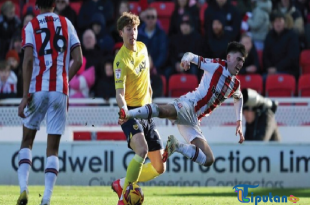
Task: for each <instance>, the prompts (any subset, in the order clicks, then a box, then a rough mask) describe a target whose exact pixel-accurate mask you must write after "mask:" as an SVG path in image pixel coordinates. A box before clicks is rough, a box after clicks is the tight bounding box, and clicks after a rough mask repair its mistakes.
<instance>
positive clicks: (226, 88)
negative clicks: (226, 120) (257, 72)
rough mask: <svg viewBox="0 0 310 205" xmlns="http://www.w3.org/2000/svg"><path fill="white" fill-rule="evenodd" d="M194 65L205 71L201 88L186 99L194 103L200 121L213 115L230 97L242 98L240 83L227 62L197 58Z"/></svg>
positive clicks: (189, 94)
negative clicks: (230, 70)
mask: <svg viewBox="0 0 310 205" xmlns="http://www.w3.org/2000/svg"><path fill="white" fill-rule="evenodd" d="M195 61H196V62H195ZM193 63H195V64H197V65H198V67H199V68H201V69H203V70H204V74H203V76H202V78H201V81H200V84H199V86H198V87H197V88H196V89H195V90H194V91H192V92H189V93H187V94H186V97H187V98H188V99H190V100H191V101H193V102H194V105H195V112H196V114H197V116H198V119H201V118H202V117H204V116H206V115H209V114H211V112H212V111H213V110H214V109H215V108H216V107H217V106H219V105H221V104H222V103H223V102H224V101H225V100H226V99H227V98H229V97H230V96H233V97H234V98H235V99H240V98H242V93H241V90H240V81H239V80H238V79H237V78H236V76H234V75H231V74H230V72H229V71H228V69H227V66H226V61H224V60H221V59H208V58H202V57H200V56H199V57H198V56H196V57H195V58H194V62H193ZM238 112H239V111H238ZM238 115H239V113H238ZM237 117H238V116H237Z"/></svg>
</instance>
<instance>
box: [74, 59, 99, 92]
mask: <svg viewBox="0 0 310 205" xmlns="http://www.w3.org/2000/svg"><path fill="white" fill-rule="evenodd" d="M86 62H87V60H86V58H85V57H83V64H82V66H81V68H80V69H79V71H78V72H77V74H76V75H75V76H74V77H73V78H72V79H71V81H70V82H69V85H70V92H69V96H70V98H88V97H89V90H90V88H91V87H92V86H93V85H94V83H95V67H94V66H91V67H89V68H86ZM71 63H72V61H71Z"/></svg>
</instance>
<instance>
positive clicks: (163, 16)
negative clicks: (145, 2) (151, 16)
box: [150, 1, 174, 33]
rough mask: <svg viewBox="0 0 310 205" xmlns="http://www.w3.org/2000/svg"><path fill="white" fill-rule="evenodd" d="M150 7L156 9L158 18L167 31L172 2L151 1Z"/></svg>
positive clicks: (172, 8)
mask: <svg viewBox="0 0 310 205" xmlns="http://www.w3.org/2000/svg"><path fill="white" fill-rule="evenodd" d="M150 7H154V8H155V9H156V11H157V15H158V20H159V21H160V24H161V26H162V28H163V29H164V31H165V32H166V33H168V31H169V26H170V17H171V15H172V12H173V10H174V2H160V1H159V2H152V3H151V4H150Z"/></svg>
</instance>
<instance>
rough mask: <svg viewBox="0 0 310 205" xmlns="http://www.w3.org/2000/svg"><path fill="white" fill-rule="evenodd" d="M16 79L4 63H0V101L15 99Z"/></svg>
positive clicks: (8, 66)
mask: <svg viewBox="0 0 310 205" xmlns="http://www.w3.org/2000/svg"><path fill="white" fill-rule="evenodd" d="M16 93H17V77H16V75H15V73H14V72H12V71H11V68H10V65H9V64H8V63H7V62H6V61H0V99H3V98H13V97H16Z"/></svg>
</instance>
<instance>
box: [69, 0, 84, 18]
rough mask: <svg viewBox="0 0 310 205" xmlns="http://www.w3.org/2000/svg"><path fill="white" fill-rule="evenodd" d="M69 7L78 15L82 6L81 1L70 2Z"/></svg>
mask: <svg viewBox="0 0 310 205" xmlns="http://www.w3.org/2000/svg"><path fill="white" fill-rule="evenodd" d="M70 6H71V8H72V9H73V10H74V11H75V12H76V14H77V15H78V14H79V12H80V9H81V6H82V2H81V1H80V2H70Z"/></svg>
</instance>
